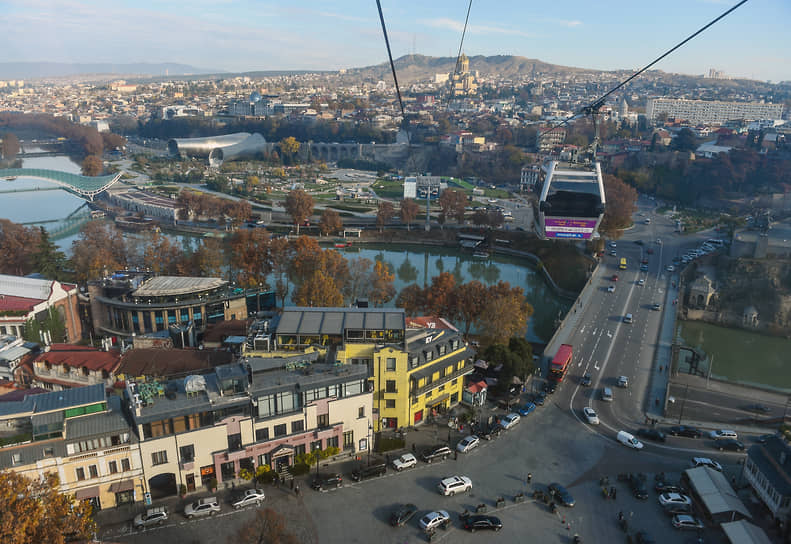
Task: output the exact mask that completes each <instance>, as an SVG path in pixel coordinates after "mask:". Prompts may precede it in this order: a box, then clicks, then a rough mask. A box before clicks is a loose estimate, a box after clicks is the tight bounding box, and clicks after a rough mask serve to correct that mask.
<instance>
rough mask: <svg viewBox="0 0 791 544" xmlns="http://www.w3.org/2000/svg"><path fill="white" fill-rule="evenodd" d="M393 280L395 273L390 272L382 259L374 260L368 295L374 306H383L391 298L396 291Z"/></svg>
mask: <svg viewBox="0 0 791 544" xmlns="http://www.w3.org/2000/svg"><path fill="white" fill-rule="evenodd" d="M394 281H395V275H394V274H393V273H392V272H390V270H389V269H388V268H387V265H386V264H385V263H383V262H382V261H376V264H375V265H374V270H373V273H372V274H371V290H370V294H369V295H368V298H369V299H370V301H371V303H372V304H373V305H374V306H383V305H384V304H387V303H388V302H390V301H391V300H392V299H393V297H394V296H395V293H396V291H395V287H394V286H393V282H394Z"/></svg>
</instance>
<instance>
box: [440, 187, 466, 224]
mask: <svg viewBox="0 0 791 544" xmlns="http://www.w3.org/2000/svg"><path fill="white" fill-rule="evenodd" d="M466 205H467V196H466V195H465V194H464V193H463V192H462V191H457V190H456V189H445V190H444V191H442V194H441V195H440V196H439V207H440V209H441V210H442V211H441V216H443V217H446V218H447V217H452V218H453V219H455V220H456V222H457V223H459V224H461V223H463V222H464V212H465V209H464V208H465V206H466Z"/></svg>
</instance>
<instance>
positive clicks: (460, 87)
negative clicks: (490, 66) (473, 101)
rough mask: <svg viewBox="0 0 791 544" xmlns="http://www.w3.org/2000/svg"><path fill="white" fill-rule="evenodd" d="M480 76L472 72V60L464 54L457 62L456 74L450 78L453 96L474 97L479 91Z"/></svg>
mask: <svg viewBox="0 0 791 544" xmlns="http://www.w3.org/2000/svg"><path fill="white" fill-rule="evenodd" d="M477 76H478V74H477V72H476V73H474V74H473V73H471V72H470V59H469V58H468V57H467V55H465V54H464V53H462V54H461V56H460V57H459V59H458V60H457V61H456V72H455V73H453V74H450V75H449V77H448V81H449V85H450V89H451V93H452V95H453V96H468V95H473V94H475V93H476V92H477V90H478V77H477Z"/></svg>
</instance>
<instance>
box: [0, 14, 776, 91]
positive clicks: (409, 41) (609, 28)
mask: <svg viewBox="0 0 791 544" xmlns="http://www.w3.org/2000/svg"><path fill="white" fill-rule="evenodd" d="M736 2H737V0H665V1H663V2H658V1H652V0H603V1H600V2H591V1H590V0H554V1H552V2H535V1H529V0H519V1H517V0H488V1H484V0H473V4H472V11H471V13H470V26H469V28H468V31H467V36H466V38H465V44H464V50H465V52H466V53H467V54H468V55H479V54H481V55H493V54H513V55H520V56H525V57H529V58H536V59H540V60H543V61H546V62H551V63H555V64H562V65H568V66H579V67H585V68H600V69H616V68H636V67H638V66H642V65H645V64H647V63H648V62H650V61H651V60H653V59H654V58H655V57H656V56H658V55H659V54H661V53H662V52H664V51H665V50H666V49H669V48H670V47H671V46H673V45H675V43H677V42H678V41H680V40H681V39H683V38H684V37H686V36H687V35H689V34H691V33H692V32H693V31H695V30H697V29H698V28H699V27H701V26H703V24H705V23H706V22H708V21H709V20H711V19H713V18H714V17H716V16H717V15H719V14H720V13H721V12H723V11H725V10H726V9H727V8H728V7H729V6H731V5H734V4H735V3H736ZM382 5H383V7H384V9H385V20H386V22H387V25H388V32H389V34H390V39H391V45H392V47H393V55H394V56H395V57H398V56H401V55H404V54H408V53H411V52H413V51H414V52H416V53H422V54H426V55H434V56H454V55H455V54H456V51H457V49H458V46H459V40H460V38H461V27H462V24H463V22H464V15H465V12H466V8H467V1H466V0H455V1H450V0H422V1H416V0H382ZM789 24H791V0H750V1H749V2H747V4H745V5H744V6H742V7H740V8H739V9H737V10H736V11H735V12H734V13H732V14H731V15H729V16H728V17H727V18H726V19H724V20H723V21H721V22H720V23H718V24H717V25H715V26H714V27H712V28H711V29H710V30H708V31H707V32H705V33H704V34H702V35H701V36H699V37H698V38H696V39H695V40H694V41H693V42H691V43H690V44H689V45H688V46H685V47H684V48H682V49H681V50H679V51H678V52H676V53H674V54H673V55H672V56H671V57H669V58H668V59H666V60H664V61H662V63H660V65H658V68H659V69H662V70H665V71H670V72H681V73H688V74H703V73H706V72H708V70H709V68H716V69H719V70H723V71H725V72H726V73H727V74H729V75H733V76H744V77H752V78H755V79H762V80H766V79H771V80H772V81H779V80H791V45H789V42H788V41H787V40H788V25H789ZM0 51H2V52H3V55H2V57H1V58H2V60H4V61H54V62H87V63H89V62H117V63H128V62H180V63H186V64H191V65H193V66H197V67H200V68H213V69H220V70H228V71H247V70H280V69H337V68H349V67H357V66H367V65H371V64H378V63H380V62H384V61H385V60H386V58H387V56H386V55H387V54H386V50H385V46H384V40H383V39H382V31H381V28H380V24H379V17H378V14H377V11H376V1H375V0H333V1H329V0H328V1H321V0H296V1H292V2H289V1H288V0H280V1H267V0H247V1H237V0H181V1H178V2H175V1H166V0H135V1H127V0H0ZM473 68H474V66H473ZM0 79H2V74H0Z"/></svg>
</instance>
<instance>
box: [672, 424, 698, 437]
mask: <svg viewBox="0 0 791 544" xmlns="http://www.w3.org/2000/svg"><path fill="white" fill-rule="evenodd" d="M668 433H670V434H672V435H673V436H683V437H685V438H700V437H701V436H702V435H703V433H701V432H700V431H699V430H698V429H696V428H695V427H690V426H688V425H675V426H673V427H670V429H668Z"/></svg>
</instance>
